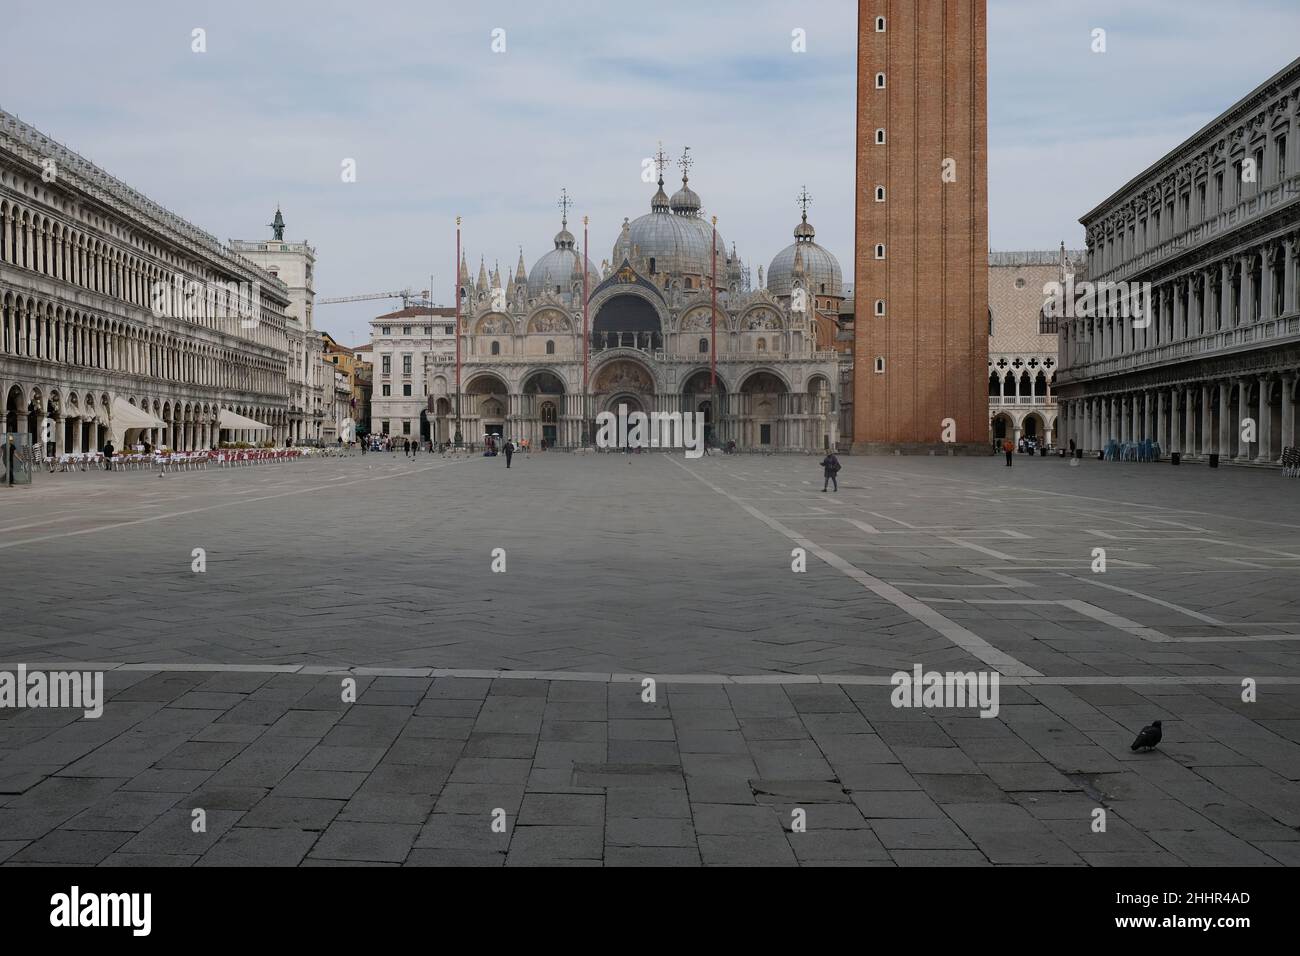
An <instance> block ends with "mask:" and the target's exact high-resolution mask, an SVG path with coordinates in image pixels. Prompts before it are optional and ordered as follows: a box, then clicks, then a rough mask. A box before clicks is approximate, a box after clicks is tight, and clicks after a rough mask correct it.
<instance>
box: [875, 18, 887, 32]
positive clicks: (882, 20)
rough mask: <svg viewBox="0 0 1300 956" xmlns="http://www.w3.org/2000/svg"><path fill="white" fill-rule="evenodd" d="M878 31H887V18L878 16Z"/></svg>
mask: <svg viewBox="0 0 1300 956" xmlns="http://www.w3.org/2000/svg"><path fill="white" fill-rule="evenodd" d="M876 32H877V33H884V32H885V18H884V17H876Z"/></svg>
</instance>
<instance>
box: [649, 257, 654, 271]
mask: <svg viewBox="0 0 1300 956" xmlns="http://www.w3.org/2000/svg"><path fill="white" fill-rule="evenodd" d="M650 274H651V275H654V274H655V257H654V256H651V257H650Z"/></svg>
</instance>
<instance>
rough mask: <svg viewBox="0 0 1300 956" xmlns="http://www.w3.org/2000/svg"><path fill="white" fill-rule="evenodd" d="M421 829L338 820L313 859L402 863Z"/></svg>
mask: <svg viewBox="0 0 1300 956" xmlns="http://www.w3.org/2000/svg"><path fill="white" fill-rule="evenodd" d="M419 834H420V828H419V827H418V826H414V825H412V824H406V823H354V822H350V821H346V820H335V821H334V822H333V823H331V824H330V825H329V827H328V828H326V830H325V832H324V833H322V834H320V838H319V839H318V840H317V841H316V843H315V845H314V846H313V847H312V848H311V856H312V857H314V858H316V859H327V860H364V861H373V862H378V863H401V862H402V861H403V860H405V859H406V855H407V853H409V852H410V850H411V846H412V844H414V843H415V839H416V837H417V836H418V835H419Z"/></svg>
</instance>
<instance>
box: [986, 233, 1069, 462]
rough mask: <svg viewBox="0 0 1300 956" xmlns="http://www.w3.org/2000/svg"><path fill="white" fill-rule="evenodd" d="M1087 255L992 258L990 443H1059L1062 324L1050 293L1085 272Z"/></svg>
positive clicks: (1005, 255)
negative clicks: (1048, 305)
mask: <svg viewBox="0 0 1300 956" xmlns="http://www.w3.org/2000/svg"><path fill="white" fill-rule="evenodd" d="M1083 260H1084V253H1083V252H1082V251H1081V250H1077V251H1067V250H1066V249H1065V248H1064V246H1062V247H1061V248H1060V249H1054V250H1044V251H1030V252H990V253H989V439H990V441H997V440H1002V439H1005V438H1010V439H1011V440H1012V441H1014V442H1017V443H1019V441H1020V439H1021V438H1033V439H1036V440H1037V441H1039V442H1040V443H1044V444H1047V445H1051V444H1052V443H1053V441H1054V440H1055V438H1056V431H1057V427H1056V426H1057V408H1056V396H1055V394H1054V388H1055V385H1056V366H1057V321H1056V318H1055V317H1054V316H1050V315H1047V314H1045V312H1044V308H1043V306H1044V295H1045V292H1044V290H1045V288H1046V287H1047V286H1048V284H1049V283H1053V282H1058V283H1064V282H1065V281H1066V277H1067V276H1070V275H1074V274H1075V273H1076V272H1082V269H1083Z"/></svg>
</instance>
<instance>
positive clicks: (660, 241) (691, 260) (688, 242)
mask: <svg viewBox="0 0 1300 956" xmlns="http://www.w3.org/2000/svg"><path fill="white" fill-rule="evenodd" d="M663 187H664V184H663V179H660V180H659V191H658V192H657V193H655V195H654V198H653V199H651V201H650V212H648V213H646V214H645V215H644V216H640V217H638V218H636V219H634V220H632V221H631V222H630V223H627V225H626V226H625V227H624V233H623V235H622V236H620V237H619V239H618V242H616V243H615V245H614V255H613V261H614V262H622V261H623V257H624V256H628V257H629V258H631V257H632V256H640V257H641V259H642V260H644V262H645V267H646V271H647V272H649V273H650V274H652V275H661V274H663V273H665V272H666V273H670V274H678V275H680V274H685V275H699V276H706V275H708V274H709V271H710V270H711V269H712V268H713V262H712V251H711V246H710V244H711V242H712V241H713V226H712V225H711V224H710V223H709V222H707V221H706V220H705V219H703V218H701V216H700V197H699V195H698V194H697V193H696V192H695V190H693V189H691V188H690V186H688V185H687V179H686V177H685V176H683V177H682V188H681V189H679V190H677V192H675V193H673V196H672V198H671V199H669V198H668V197H667V196H666V195H665V193H664V188H663ZM717 249H718V274H719V275H720V276H721V275H725V273H726V268H727V248H726V243H725V242H724V241H723V239H722V234H721V233H719V234H718V237H717Z"/></svg>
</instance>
